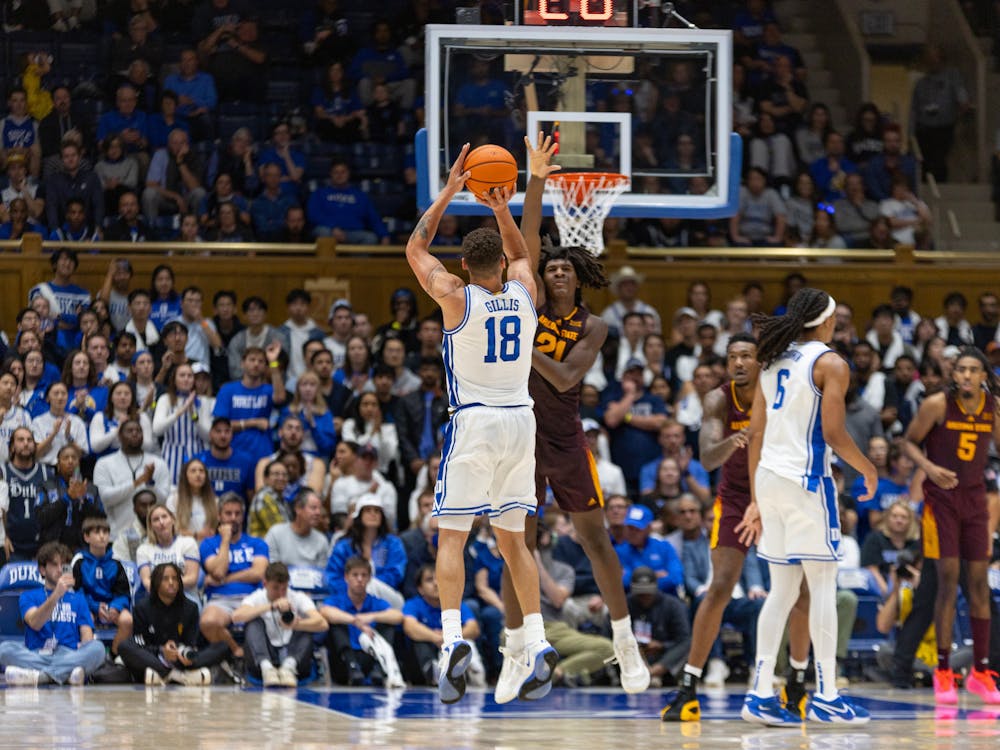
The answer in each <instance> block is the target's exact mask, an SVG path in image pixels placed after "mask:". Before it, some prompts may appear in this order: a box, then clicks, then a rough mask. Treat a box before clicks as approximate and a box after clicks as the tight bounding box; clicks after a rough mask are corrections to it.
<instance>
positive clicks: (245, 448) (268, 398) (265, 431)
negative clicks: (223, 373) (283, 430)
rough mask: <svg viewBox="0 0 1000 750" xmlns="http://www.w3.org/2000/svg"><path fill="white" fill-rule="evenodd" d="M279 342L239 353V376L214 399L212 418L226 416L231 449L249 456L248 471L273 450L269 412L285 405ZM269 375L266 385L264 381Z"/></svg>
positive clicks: (252, 347) (249, 348)
mask: <svg viewBox="0 0 1000 750" xmlns="http://www.w3.org/2000/svg"><path fill="white" fill-rule="evenodd" d="M280 353H281V343H280V342H277V341H272V342H271V343H270V344H269V345H268V347H267V352H264V351H263V350H261V349H259V348H257V347H255V346H251V347H248V348H247V349H246V351H244V352H243V358H242V360H241V365H242V368H243V376H242V377H241V378H240V379H239V380H233V381H231V382H229V383H226V384H225V385H224V386H222V388H220V389H219V395H218V396H217V397H216V399H215V409H214V412H213V416H216V417H227V418H228V419H229V420H230V422H231V423H232V427H233V432H234V433H235V434H236V437H235V438H233V448H235V449H236V450H238V451H242V452H244V453H246V454H247V455H248V456H250V458H251V460H252V461H253V464H251V471H253V467H254V466H256V464H257V461H259V460H260V459H261V458H263V457H264V456H267V455H270V454H271V452H272V451H273V450H274V443H273V442H272V441H271V437H270V429H271V410H272V409H273V408H274V405H275V403H277V404H279V405H281V404H283V403H284V402H285V383H284V380H283V379H282V375H281V370H280V369H279V367H278V355H279V354H280ZM267 373H270V380H271V382H270V383H267V382H265V380H264V378H265V375H267Z"/></svg>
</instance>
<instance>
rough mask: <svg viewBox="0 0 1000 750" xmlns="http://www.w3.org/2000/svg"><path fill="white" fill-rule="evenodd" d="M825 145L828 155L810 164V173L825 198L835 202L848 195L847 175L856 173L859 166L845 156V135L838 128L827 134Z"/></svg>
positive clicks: (827, 200)
mask: <svg viewBox="0 0 1000 750" xmlns="http://www.w3.org/2000/svg"><path fill="white" fill-rule="evenodd" d="M823 146H824V147H825V149H826V155H825V156H823V157H821V158H819V159H817V160H816V161H814V162H813V163H812V164H811V165H809V174H811V175H812V178H813V181H814V182H815V183H816V188H817V189H818V190H819V192H820V194H821V195H822V197H823V200H824V201H826V202H827V203H833V202H834V201H836V200H840V199H841V198H845V197H846V196H847V193H846V192H845V187H846V183H847V175H849V174H854V173H855V172H857V171H858V168H857V166H856V165H855V164H854V162H852V161H851V160H850V159H848V158H847V157H846V156H844V154H845V152H846V148H845V146H844V136H842V135H841V134H840V133H838V132H837V131H836V130H831V131H830V132H829V133H827V134H826V140H825V141H824V143H823Z"/></svg>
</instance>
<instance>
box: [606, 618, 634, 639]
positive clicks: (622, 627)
mask: <svg viewBox="0 0 1000 750" xmlns="http://www.w3.org/2000/svg"><path fill="white" fill-rule="evenodd" d="M611 635H612V637H613V638H614V639H615V640H616V641H617V640H618V639H619V638H628V637H629V636H630V635H632V617H631V616H630V615H625V616H624V617H623V618H622V619H620V620H612V621H611Z"/></svg>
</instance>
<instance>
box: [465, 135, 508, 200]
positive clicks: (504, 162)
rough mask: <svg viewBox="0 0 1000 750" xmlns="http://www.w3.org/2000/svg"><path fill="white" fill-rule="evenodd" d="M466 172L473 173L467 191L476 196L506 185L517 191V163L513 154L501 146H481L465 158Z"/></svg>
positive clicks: (466, 184)
mask: <svg viewBox="0 0 1000 750" xmlns="http://www.w3.org/2000/svg"><path fill="white" fill-rule="evenodd" d="M465 170H466V171H467V172H471V173H472V174H471V175H469V179H468V180H466V182H465V189H466V190H468V191H469V192H471V193H472V194H474V195H482V194H483V193H485V192H487V191H489V190H491V189H493V188H495V187H503V186H504V185H506V186H507V187H509V188H510V190H511V192H512V193H513V192H514V191H515V190H517V162H516V161H515V160H514V156H513V154H511V153H510V151H508V150H507V149H505V148H502V147H501V146H492V145H489V144H487V145H486V146H480V147H479V148H474V149H472V151H470V152H469V153H468V154H466V156H465Z"/></svg>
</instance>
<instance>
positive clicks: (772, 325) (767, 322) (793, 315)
mask: <svg viewBox="0 0 1000 750" xmlns="http://www.w3.org/2000/svg"><path fill="white" fill-rule="evenodd" d="M829 299H830V295H829V294H827V293H826V292H824V291H823V290H821V289H813V288H811V287H802V288H801V289H799V291H797V292H796V293H795V294H793V295H792V298H791V299H790V300H788V308H787V311H786V312H785V314H784V315H763V314H761V313H754V315H753V317H752V318H751V320H752V321H753V324H754V326H759V328H760V332H759V333H758V335H757V342H758V343H757V361H758V362H760V364H761V367H764V368H766V367H768V366H769V365H770V364H771V363H772V362H774V360H776V359H777V358H778V357H779V356H780V355H781V354H782V353H783V352H784V351H785V350H786V349H787V348H788V347H789V345H790V344H791V343H792V342H793V341H796V340H798V339H799V338H801V337H802V334H803V332H804V331H805V330H806V323H807V322H808V321H810V320H813V319H814V318H815V317H816V316H818V315H821V314H822V313H823V311H824V310H825V309H826V306H827V304H828V302H829Z"/></svg>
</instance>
